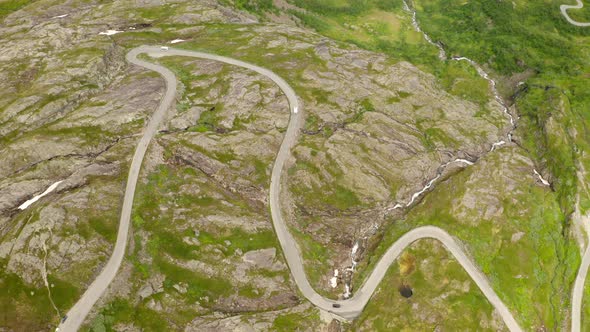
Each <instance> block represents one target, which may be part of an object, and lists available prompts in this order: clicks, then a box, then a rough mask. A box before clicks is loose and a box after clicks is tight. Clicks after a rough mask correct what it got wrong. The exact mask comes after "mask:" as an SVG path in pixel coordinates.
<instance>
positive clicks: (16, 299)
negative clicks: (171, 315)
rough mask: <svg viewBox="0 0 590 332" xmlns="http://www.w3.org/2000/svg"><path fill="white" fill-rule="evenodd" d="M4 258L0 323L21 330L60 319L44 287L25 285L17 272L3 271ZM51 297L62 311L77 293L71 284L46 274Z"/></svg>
mask: <svg viewBox="0 0 590 332" xmlns="http://www.w3.org/2000/svg"><path fill="white" fill-rule="evenodd" d="M6 264H7V262H6V261H5V260H0V267H1V268H0V289H2V292H0V326H2V327H5V328H9V329H14V330H23V331H37V330H40V329H44V328H46V327H47V325H48V324H52V325H55V324H57V322H58V321H59V319H60V317H58V315H57V313H56V312H55V310H54V308H53V306H52V304H51V302H50V301H49V297H48V293H47V289H46V288H45V286H42V285H40V287H39V288H37V287H35V286H31V285H27V284H26V283H25V281H24V280H22V279H21V278H20V277H19V276H18V275H16V274H14V273H11V272H8V271H6V268H5V266H6ZM48 280H49V284H53V285H54V287H53V288H52V289H51V292H52V298H53V301H54V302H55V305H56V306H57V307H58V309H59V310H60V311H61V312H66V311H67V310H68V309H69V308H70V306H71V305H73V303H74V302H75V301H76V300H77V299H78V297H79V296H80V291H79V290H78V289H77V288H75V287H74V286H72V285H71V284H69V283H67V282H64V281H62V280H60V279H57V278H55V277H54V276H53V275H49V276H48Z"/></svg>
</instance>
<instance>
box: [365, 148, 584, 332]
mask: <svg viewBox="0 0 590 332" xmlns="http://www.w3.org/2000/svg"><path fill="white" fill-rule="evenodd" d="M509 152H510V151H509V150H508V149H507V148H504V149H501V150H498V152H496V153H495V154H490V155H488V156H487V157H486V159H487V162H488V163H490V162H491V163H492V164H491V165H488V166H487V171H485V170H483V169H482V168H481V166H480V164H478V165H476V166H472V167H470V168H468V169H466V170H464V171H462V172H460V173H458V174H455V175H454V176H453V177H452V178H450V179H448V180H447V181H445V182H442V183H439V184H438V185H437V187H436V188H435V189H434V191H433V192H431V193H429V194H428V195H427V196H426V197H425V199H424V200H423V201H422V203H421V204H419V205H418V206H416V207H415V208H414V209H413V210H412V211H410V212H409V214H408V215H407V217H406V218H405V220H404V221H403V222H401V223H392V224H391V226H389V228H388V229H387V230H386V231H385V232H384V235H383V240H382V241H381V242H380V243H379V245H378V246H377V247H376V248H375V249H374V250H371V251H370V252H372V254H369V256H368V257H367V258H366V260H365V261H364V262H362V263H361V264H360V265H359V267H358V268H359V273H358V274H357V275H356V276H355V279H354V281H355V285H359V284H360V283H361V282H362V281H363V280H364V277H365V276H366V275H367V273H368V272H370V271H372V269H373V266H374V264H375V263H376V261H377V260H378V258H379V257H381V255H382V254H383V253H384V252H385V250H386V249H387V248H388V247H389V245H391V244H392V243H393V242H394V241H395V240H396V239H397V238H399V236H401V235H402V234H404V233H405V232H407V231H409V230H410V229H412V228H415V227H418V226H422V225H435V226H440V227H442V228H443V229H445V230H447V231H448V232H449V233H450V234H451V235H453V236H456V237H457V238H458V239H459V240H460V241H461V242H462V243H464V244H465V245H466V248H467V250H468V252H469V253H470V254H471V255H472V256H473V258H474V259H475V262H476V263H477V265H478V266H480V268H481V269H482V271H483V272H484V273H485V274H486V275H487V276H488V278H489V280H490V282H491V284H492V287H494V289H495V291H496V292H497V293H498V295H499V296H500V298H501V299H503V301H505V303H506V304H507V306H508V308H509V309H510V310H511V312H513V313H514V314H515V315H516V319H517V320H518V321H519V322H520V323H521V326H541V325H543V326H547V327H556V326H558V325H559V324H561V322H562V321H563V320H564V319H565V317H564V315H563V311H562V310H561V309H560V308H567V307H568V306H569V296H570V294H571V292H570V287H571V284H572V282H573V278H574V275H575V272H576V268H577V266H578V264H579V255H578V250H577V247H576V245H575V242H574V241H572V240H570V239H568V238H567V237H563V236H562V235H561V234H563V232H564V224H563V220H564V219H565V216H564V215H563V214H562V212H561V210H560V208H559V204H558V195H557V194H555V193H552V192H550V191H548V190H546V189H543V188H542V187H539V186H537V185H535V184H534V182H533V181H532V176H531V178H528V179H527V178H523V179H522V181H523V182H518V186H517V187H518V188H519V190H518V191H517V192H513V193H512V195H511V196H510V197H503V195H502V194H501V193H505V192H508V191H507V189H506V187H505V186H506V185H507V183H508V182H506V180H503V179H501V178H498V175H497V174H495V175H494V173H491V174H490V173H488V172H490V171H491V170H493V169H497V168H498V167H499V168H500V169H499V171H500V173H505V174H511V172H512V171H510V169H506V168H505V167H506V166H505V165H504V166H501V165H502V164H500V163H498V158H499V154H501V153H509ZM480 163H481V161H480ZM496 163H497V164H496ZM513 163H516V162H515V161H513ZM492 165H494V166H492ZM518 167H522V166H519V165H518V163H516V164H515V165H514V166H512V167H511V169H518ZM475 174H479V175H478V176H477V177H474V176H475ZM529 176H530V175H529ZM511 177H513V178H518V175H512V176H511ZM473 179H479V180H477V181H474V180H473ZM466 184H468V186H467V185H466ZM469 187H470V188H476V187H477V188H481V189H484V188H486V189H485V193H486V194H485V195H486V197H485V199H484V197H483V196H480V195H481V193H480V194H478V195H477V196H475V200H476V202H479V201H482V200H483V201H482V203H481V204H484V202H487V201H488V200H489V197H488V195H490V192H492V193H498V195H500V196H499V197H500V202H501V208H502V210H501V211H502V212H501V214H500V215H499V216H498V217H494V218H492V219H491V220H489V219H487V218H485V217H484V216H485V214H484V213H485V209H487V208H488V207H487V206H481V207H478V206H475V207H473V208H471V209H468V210H465V211H467V212H466V213H468V214H467V216H466V217H462V218H458V217H457V213H458V212H457V211H458V206H460V205H458V203H459V202H461V200H462V197H463V196H464V195H474V194H475V193H474V192H473V191H470V192H469V193H468V192H467V191H466V190H467V189H468V188H469ZM488 187H490V188H488ZM495 195H496V194H494V195H493V196H491V197H495ZM476 204H477V203H476ZM485 204H489V203H485ZM463 209H464V208H463ZM480 209H483V210H480ZM517 231H522V232H524V233H525V236H524V237H523V238H522V239H520V240H519V241H518V242H516V243H512V241H511V236H512V235H513V234H514V233H516V232H517ZM518 275H521V276H526V277H523V278H515V276H518ZM531 300H533V301H534V305H533V303H531Z"/></svg>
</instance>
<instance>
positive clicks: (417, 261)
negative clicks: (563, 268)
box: [351, 239, 494, 331]
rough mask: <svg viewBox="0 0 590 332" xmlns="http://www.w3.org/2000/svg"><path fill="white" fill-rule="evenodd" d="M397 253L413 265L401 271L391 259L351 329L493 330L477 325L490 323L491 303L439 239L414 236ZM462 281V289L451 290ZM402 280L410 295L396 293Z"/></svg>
mask: <svg viewBox="0 0 590 332" xmlns="http://www.w3.org/2000/svg"><path fill="white" fill-rule="evenodd" d="M402 255H406V256H407V257H410V258H411V259H412V261H413V263H412V264H413V265H414V268H413V269H410V270H409V273H406V274H403V273H400V270H401V265H400V263H399V260H398V262H395V263H394V264H393V265H392V266H391V267H390V268H389V269H388V271H387V273H386V275H385V278H384V279H383V281H382V282H381V285H380V289H379V290H378V291H377V292H376V293H375V295H373V297H372V298H371V301H370V302H369V303H368V305H367V306H366V307H365V309H364V311H363V312H362V314H361V316H360V317H359V318H358V319H357V320H355V321H354V322H353V325H352V329H351V330H353V331H357V330H367V331H368V330H370V331H391V330H398V331H409V330H423V331H427V330H435V329H444V330H458V331H486V330H489V331H493V330H494V329H492V328H491V327H490V326H488V327H487V328H485V327H484V326H485V325H483V324H481V323H482V321H483V323H485V324H489V323H490V321H491V320H492V312H493V310H494V309H493V307H492V306H491V304H490V303H489V302H488V300H487V299H486V298H485V296H484V295H483V294H482V293H481V291H480V290H479V288H477V286H476V285H475V283H473V281H472V280H471V278H470V277H469V275H468V274H467V273H466V272H465V271H464V270H463V268H462V267H461V266H460V264H459V263H458V262H457V261H455V260H454V259H453V257H452V256H451V254H449V253H448V252H446V251H445V249H444V247H443V246H442V245H441V244H440V243H438V242H436V241H435V240H426V239H424V240H420V241H419V242H418V243H416V244H414V245H412V246H411V247H410V248H409V249H406V250H405V251H404V253H403V254H402ZM465 283H467V284H468V285H469V287H468V291H464V290H462V289H457V288H462V287H463V285H464V284H465ZM402 285H406V286H409V287H410V288H412V291H413V295H412V297H411V298H410V299H405V298H403V297H402V296H401V295H400V294H399V292H398V288H399V287H401V286H402ZM414 306H416V308H414ZM424 316H428V319H426V320H425V319H422V318H421V317H424Z"/></svg>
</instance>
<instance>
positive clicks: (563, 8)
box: [559, 0, 590, 27]
mask: <svg viewBox="0 0 590 332" xmlns="http://www.w3.org/2000/svg"><path fill="white" fill-rule="evenodd" d="M576 2H577V3H576V4H575V5H561V6H559V10H561V14H562V15H563V16H565V19H566V20H567V21H568V22H570V23H571V24H573V25H575V26H579V27H590V22H578V21H575V20H574V19H572V18H571V17H570V15H569V14H568V13H567V11H568V10H570V9H582V8H584V3H583V2H582V0H576Z"/></svg>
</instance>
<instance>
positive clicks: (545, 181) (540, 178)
mask: <svg viewBox="0 0 590 332" xmlns="http://www.w3.org/2000/svg"><path fill="white" fill-rule="evenodd" d="M533 172H535V175H536V176H537V177H538V178H539V180H541V183H543V184H544V185H546V186H550V185H551V184H550V183H549V181H547V180H545V179H543V177H542V176H541V174H539V172H537V170H536V169H533Z"/></svg>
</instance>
